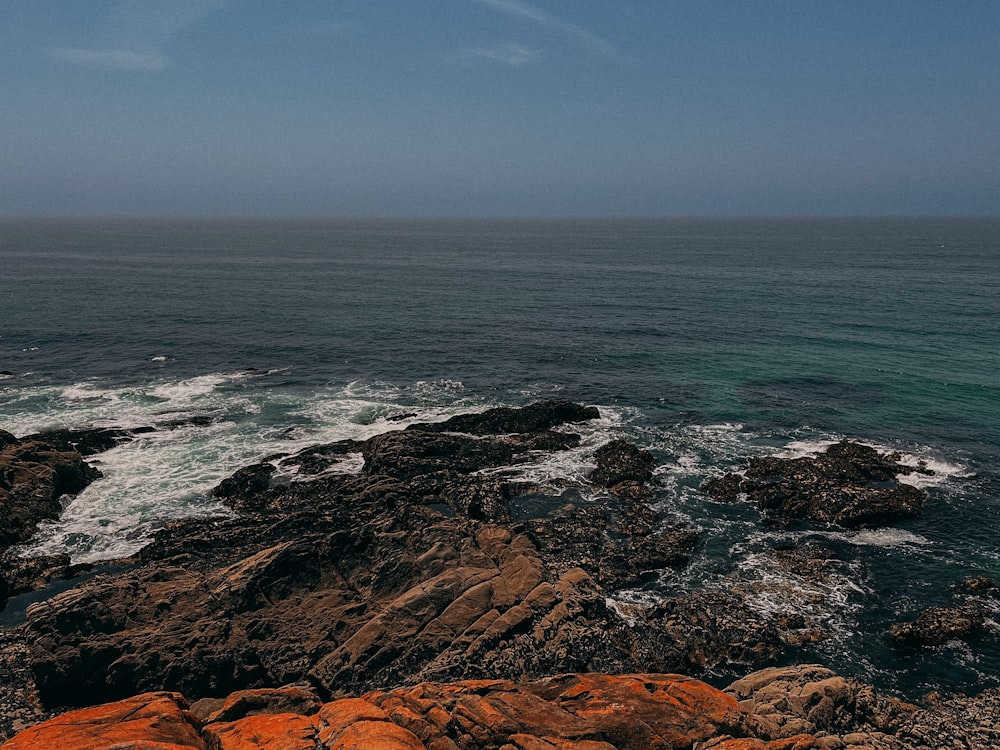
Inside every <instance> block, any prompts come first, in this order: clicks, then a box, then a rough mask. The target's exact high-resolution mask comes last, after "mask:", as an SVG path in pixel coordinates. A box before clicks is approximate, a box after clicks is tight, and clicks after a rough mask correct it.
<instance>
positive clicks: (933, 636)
mask: <svg viewBox="0 0 1000 750" xmlns="http://www.w3.org/2000/svg"><path fill="white" fill-rule="evenodd" d="M985 627H986V619H985V616H984V614H983V611H982V610H981V609H979V608H978V607H976V606H969V605H966V606H961V607H928V608H927V609H925V610H923V611H922V612H920V614H919V615H917V619H916V620H913V621H911V622H903V623H897V624H895V625H893V626H892V627H891V628H890V629H889V632H890V633H891V634H892V637H893V639H894V640H895V641H896V644H897V645H899V646H905V647H909V648H918V647H922V646H938V645H940V644H942V643H946V642H947V641H951V640H956V639H957V640H968V639H969V638H971V637H972V636H974V635H976V634H977V633H981V632H983V631H984V630H985Z"/></svg>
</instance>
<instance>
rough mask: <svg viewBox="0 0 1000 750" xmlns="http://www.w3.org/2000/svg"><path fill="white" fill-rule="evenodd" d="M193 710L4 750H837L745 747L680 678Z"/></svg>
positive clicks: (278, 695)
mask: <svg viewBox="0 0 1000 750" xmlns="http://www.w3.org/2000/svg"><path fill="white" fill-rule="evenodd" d="M316 708H319V710H318V711H316V710H315V709H316ZM186 709H187V706H186V704H185V703H184V699H183V698H182V697H181V696H180V695H178V694H176V693H147V694H144V695H140V696H136V697H135V698H132V699H130V700H127V701H120V702H119V703H112V704H108V705H105V706H100V707H97V708H91V709H84V710H81V711H73V712H71V713H68V714H64V715H63V716H60V717H58V718H56V719H53V720H51V721H48V722H46V723H44V724H40V725H39V726H37V727H35V728H33V729H29V730H27V731H25V732H22V733H21V734H19V735H18V736H17V737H15V738H14V739H12V740H10V741H9V742H8V743H7V744H5V745H3V746H2V750H26V749H27V748H49V747H52V748H60V750H84V749H86V750H112V749H114V750H126V749H127V750H362V749H364V750H478V749H479V748H502V749H503V750H671V749H673V748H692V747H698V748H706V749H707V748H712V749H713V750H807V749H808V748H825V747H826V745H824V744H823V743H822V740H816V738H814V737H812V736H811V735H798V736H795V737H788V738H782V739H778V738H773V737H767V738H766V740H770V741H766V740H762V739H738V737H739V736H740V735H743V736H744V737H745V736H746V734H747V732H746V731H745V730H746V727H747V721H746V716H745V713H744V712H745V709H744V708H743V707H741V706H740V704H738V703H737V702H736V700H735V699H734V697H733V696H731V695H727V694H726V693H723V692H721V691H719V690H716V689H715V688H712V687H710V686H709V685H706V684H705V683H703V682H700V681H698V680H694V679H691V678H689V677H682V676H680V675H662V674H632V675H622V676H611V675H605V674H566V675H559V676H557V677H551V678H548V679H544V680H537V681H535V682H530V683H526V684H516V683H513V682H508V681H505V680H468V681H465V682H453V683H432V682H425V683H421V684H419V685H415V686H412V687H405V688H398V689H396V690H388V691H376V692H372V693H368V694H367V695H364V696H362V697H360V698H343V699H340V700H335V701H331V702H329V703H326V704H323V705H322V706H321V707H320V706H319V703H318V702H317V701H315V696H314V694H313V693H312V692H311V691H309V690H308V689H303V688H279V689H268V690H260V691H241V692H240V693H238V694H234V695H232V696H230V697H229V698H228V699H207V700H205V701H202V702H200V705H197V706H195V707H193V709H194V710H190V711H189V710H186ZM199 717H201V718H200V719H199ZM202 722H204V724H203V725H202Z"/></svg>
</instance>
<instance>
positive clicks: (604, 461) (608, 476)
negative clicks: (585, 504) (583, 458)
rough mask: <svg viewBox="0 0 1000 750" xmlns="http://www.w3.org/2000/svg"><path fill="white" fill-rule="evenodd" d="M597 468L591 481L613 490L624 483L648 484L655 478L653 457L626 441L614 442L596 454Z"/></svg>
mask: <svg viewBox="0 0 1000 750" xmlns="http://www.w3.org/2000/svg"><path fill="white" fill-rule="evenodd" d="M594 459H595V461H596V462H597V468H595V469H594V470H593V471H592V472H591V473H590V481H591V482H593V483H594V484H598V485H600V486H602V487H608V488H612V487H615V486H617V485H619V484H621V483H622V482H639V483H644V482H648V481H649V480H651V479H652V478H653V455H652V454H651V453H650V452H649V451H645V450H640V449H639V448H637V447H636V446H634V445H632V444H631V443H628V442H626V441H624V440H612V441H611V442H610V443H606V444H605V445H602V446H601V447H600V448H598V449H597V452H596V453H595V454H594Z"/></svg>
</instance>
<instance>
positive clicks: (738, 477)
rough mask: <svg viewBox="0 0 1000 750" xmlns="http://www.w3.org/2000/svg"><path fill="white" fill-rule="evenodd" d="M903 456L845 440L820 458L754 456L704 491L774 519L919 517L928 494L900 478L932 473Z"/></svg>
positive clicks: (842, 521)
mask: <svg viewBox="0 0 1000 750" xmlns="http://www.w3.org/2000/svg"><path fill="white" fill-rule="evenodd" d="M900 459H901V456H900V454H898V453H879V452H878V450H876V449H875V448H872V447H871V446H868V445H862V444H861V443H856V442H852V441H849V440H843V441H841V442H839V443H835V444H834V445H831V446H830V447H829V448H827V449H826V450H825V451H824V452H822V453H820V454H819V455H816V456H802V457H799V458H779V457H775V456H761V457H755V458H751V459H750V460H749V461H748V462H747V466H746V469H745V471H743V472H742V474H737V473H729V474H726V475H724V476H722V477H718V478H716V479H712V480H709V481H708V482H706V483H705V485H704V488H703V489H704V490H705V492H707V493H708V494H709V495H711V496H712V497H715V498H716V499H718V500H725V501H733V500H736V499H737V498H738V497H739V496H740V495H745V496H746V497H747V499H749V500H750V501H752V502H753V503H755V504H756V505H757V507H758V508H759V509H760V510H761V511H763V512H764V513H765V514H766V515H767V517H768V518H769V519H770V520H771V521H773V522H778V523H780V522H788V521H791V520H804V521H807V522H812V523H818V524H823V525H831V524H835V525H838V526H845V527H849V528H851V527H870V526H885V525H887V524H890V523H892V522H894V521H899V520H902V519H905V518H912V517H913V516H916V515H918V514H919V513H920V512H921V510H922V509H923V505H924V502H925V501H926V499H927V493H926V492H924V491H923V490H921V489H918V488H917V487H914V486H913V485H910V484H905V483H903V482H900V481H898V477H899V476H901V475H907V474H912V473H914V472H917V473H927V474H930V473H932V472H931V471H930V470H929V469H927V468H924V467H919V466H918V467H913V466H909V465H907V464H902V463H900Z"/></svg>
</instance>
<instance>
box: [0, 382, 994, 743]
mask: <svg viewBox="0 0 1000 750" xmlns="http://www.w3.org/2000/svg"><path fill="white" fill-rule="evenodd" d="M598 416H599V414H598V411H597V409H595V408H593V407H585V406H581V405H578V404H574V403H570V402H560V401H555V402H541V403H538V404H533V405H531V406H528V407H525V408H523V409H493V410H490V411H487V412H484V413H482V414H469V415H462V416H460V417H455V418H453V419H451V420H448V421H446V422H441V423H424V424H413V425H410V426H409V427H408V428H407V429H405V430H397V431H392V432H387V433H383V434H381V435H377V436H375V437H373V438H370V439H368V440H365V441H341V442H337V443H331V444H326V445H319V446H314V447H312V448H309V449H307V450H304V451H301V452H299V453H295V454H291V455H276V456H272V457H269V458H268V459H267V460H266V461H264V462H261V463H260V464H256V465H254V466H249V467H246V468H244V469H241V470H240V471H238V472H236V473H235V474H234V475H233V476H232V477H230V478H229V479H227V480H225V481H223V482H222V483H221V484H220V485H219V486H218V487H217V488H216V490H215V495H216V496H217V498H218V499H219V500H220V502H222V503H224V504H225V505H227V506H229V508H231V509H232V511H233V513H232V515H231V516H228V517H224V518H215V519H200V520H189V521H181V522H175V523H171V524H169V525H167V526H166V527H165V528H163V529H162V530H161V531H160V532H159V533H158V534H157V536H156V538H155V540H154V541H153V543H152V544H150V545H149V546H147V547H146V548H144V549H143V550H142V551H141V552H139V553H138V554H137V555H136V556H135V557H134V558H130V559H128V560H124V561H119V567H118V569H117V570H116V572H114V573H110V572H108V573H101V574H98V575H95V576H93V577H90V578H88V579H87V580H85V581H82V582H80V583H79V584H78V585H77V586H75V587H74V588H71V589H69V590H67V591H64V592H62V593H58V594H56V595H54V596H51V597H49V598H47V599H44V600H42V601H39V602H37V603H35V604H33V605H31V606H30V607H29V608H28V612H27V621H26V622H25V623H24V624H23V625H20V626H18V627H17V628H14V629H8V630H7V631H5V632H4V638H3V641H2V643H0V653H2V657H0V671H3V673H4V677H5V685H4V687H3V691H5V692H4V693H3V694H2V696H0V697H2V701H0V702H2V703H4V704H5V705H6V707H7V708H6V715H7V719H6V720H5V721H6V723H5V724H3V725H0V731H3V732H4V733H5V734H6V735H7V736H10V735H11V734H13V733H14V732H15V731H18V730H22V731H21V732H20V734H18V735H16V736H14V737H13V738H12V739H10V740H9V741H8V742H7V743H5V744H4V745H3V747H4V748H8V747H9V748H26V747H49V746H52V747H56V746H58V747H64V748H75V747H81V748H82V747H89V748H111V747H133V746H134V747H156V748H160V750H167V749H168V748H227V749H229V748H241V747H247V748H249V747H273V748H279V747H280V748H333V747H337V748H348V747H373V748H375V747H385V748H419V747H425V748H428V749H430V750H441V749H443V748H487V747H490V748H492V747H503V748H509V749H511V750H512V749H514V748H520V749H521V750H536V749H540V748H563V749H565V750H569V749H571V748H573V749H576V750H607V749H608V748H639V747H642V748H647V747H662V748H674V747H678V748H679V747H684V748H687V747H691V748H695V747H697V748H721V749H723V750H737V748H747V749H750V748H773V749H775V750H776V749H777V748H813V747H815V748H861V747H876V748H881V747H885V748H897V747H898V748H902V747H929V748H930V747H951V746H954V747H984V748H985V747H995V746H997V745H998V744H1000V728H998V727H997V726H996V724H995V723H992V722H994V721H995V719H992V718H990V717H995V716H996V713H995V708H996V707H997V705H998V703H1000V696H998V695H997V694H996V692H995V691H993V692H991V691H987V692H986V693H983V694H981V695H980V696H976V697H974V698H964V697H957V698H953V699H947V700H946V699H940V700H939V701H938V702H937V703H934V704H931V703H928V704H927V705H923V706H920V707H917V706H915V705H910V704H907V703H903V702H900V701H898V700H894V699H890V698H886V697H881V696H878V695H877V694H876V693H875V691H874V690H873V689H872V688H870V687H868V686H866V685H863V684H861V683H859V682H855V681H852V680H848V679H844V678H842V677H840V676H837V675H835V674H833V673H832V672H830V671H829V670H826V669H824V668H822V667H818V666H788V667H775V666H773V665H775V664H780V663H781V662H782V657H783V655H784V654H787V653H788V652H789V648H790V647H793V646H794V645H795V644H798V643H802V642H804V641H807V640H809V639H813V638H818V637H822V634H821V633H820V632H819V631H820V628H819V626H818V625H817V624H816V623H813V622H810V621H808V620H807V619H804V618H803V617H801V616H800V615H796V614H794V613H783V612H773V613H769V614H767V615H763V614H759V613H757V612H754V611H753V610H752V609H750V608H748V607H747V597H748V596H753V592H752V591H744V590H739V589H737V588H721V587H720V588H716V589H702V590H699V591H692V592H687V593H683V594H680V595H678V596H674V597H671V598H667V599H665V600H663V601H662V602H660V603H659V604H658V605H656V606H650V607H643V608H640V607H624V606H623V605H620V604H618V603H617V602H616V600H615V593H616V592H617V591H620V590H621V589H624V588H627V587H630V586H635V585H638V584H640V583H642V582H643V581H644V580H647V579H648V578H649V577H651V576H654V577H655V576H658V575H660V574H661V573H662V572H663V571H665V570H669V569H671V568H681V567H683V566H685V565H686V564H687V563H688V561H689V559H690V557H691V556H692V555H693V554H696V553H697V549H698V544H699V535H698V533H697V532H696V531H695V530H694V529H692V528H690V527H687V526H685V525H683V524H678V523H676V522H673V521H671V520H670V519H665V518H661V517H659V516H658V515H657V514H656V513H655V512H654V511H653V510H652V509H651V508H650V505H649V501H650V499H651V497H652V493H653V490H652V484H653V482H654V481H655V480H654V472H653V468H654V467H653V464H654V459H653V456H652V455H650V454H649V453H648V452H646V451H644V450H641V449H640V448H638V447H636V446H634V445H631V444H629V443H627V442H624V441H621V440H614V441H612V442H610V443H608V444H606V445H604V446H602V447H601V448H599V449H598V450H597V451H596V452H595V453H594V456H593V465H594V469H593V471H592V472H591V473H590V475H589V477H588V478H587V480H586V481H583V482H581V483H578V484H576V483H573V482H566V483H565V486H563V487H562V488H560V489H559V490H557V491H553V489H552V488H551V487H542V486H535V485H532V484H530V483H527V482H524V481H516V480H513V479H511V478H510V476H511V474H510V470H511V468H512V467H513V466H516V465H517V464H519V463H521V462H524V461H526V460H530V459H531V457H533V456H538V455H539V454H541V453H551V452H556V451H565V450H570V449H573V448H576V447H577V446H578V445H579V442H580V438H579V436H578V435H576V434H575V433H574V432H573V425H574V424H579V423H582V422H585V421H588V420H592V419H595V418H597V417H598ZM128 437H129V436H128V435H125V434H122V435H117V434H115V435H112V434H107V435H97V434H95V435H91V436H89V437H88V439H87V441H85V440H84V436H83V434H82V433H79V434H73V433H64V434H60V435H58V436H56V435H53V436H50V437H49V438H48V442H44V441H45V438H44V437H38V436H36V437H34V438H31V439H20V440H19V439H17V438H14V437H13V436H11V435H8V434H6V433H3V434H0V505H2V504H3V503H7V504H8V505H10V507H12V508H14V507H16V508H17V509H18V511H17V512H14V511H10V517H11V519H12V523H11V524H9V526H10V529H9V530H7V529H6V528H5V529H0V534H7V535H9V538H10V539H11V540H13V541H16V540H19V539H23V538H25V536H24V535H25V534H26V533H30V531H29V530H30V528H31V523H32V521H31V520H30V518H28V517H27V516H25V515H24V514H23V513H21V509H23V508H26V507H29V505H30V506H31V507H36V506H37V507H39V508H42V510H41V511H39V512H38V513H40V514H41V515H38V514H36V515H38V517H39V518H42V517H45V514H49V516H51V513H52V512H58V505H59V498H60V497H61V496H62V495H64V494H66V493H72V492H78V491H79V490H80V489H82V487H83V486H85V484H86V481H92V480H93V479H94V478H96V476H97V474H96V473H94V470H92V469H91V468H90V467H88V466H87V464H86V463H85V462H84V460H83V458H84V454H86V453H87V451H88V450H93V452H99V451H100V450H103V449H106V448H102V447H101V446H102V445H104V446H106V447H111V446H112V445H114V444H117V442H120V441H122V440H127V439H128ZM88 446H91V447H88ZM358 459H360V460H361V462H363V466H362V468H361V470H360V471H357V470H355V469H354V468H353V467H355V466H357V465H358V463H359V461H358ZM782 461H784V462H782ZM46 467H47V468H46ZM67 467H68V468H67ZM913 470H914V469H913V467H905V466H903V465H902V464H900V463H899V457H898V456H895V457H894V456H891V455H881V454H878V452H877V451H875V450H874V449H871V448H868V447H867V446H862V445H859V444H857V443H847V442H845V443H841V444H839V445H837V446H834V447H832V448H831V449H830V450H828V451H827V452H826V453H825V454H821V455H820V456H817V457H815V458H813V459H792V460H782V459H755V460H754V462H752V463H751V465H750V466H749V467H748V469H747V470H746V471H745V472H743V473H742V474H735V473H734V474H730V475H727V476H725V477H722V478H720V479H718V480H714V481H713V482H710V483H708V484H707V485H706V487H705V491H706V493H708V494H709V495H711V496H713V497H716V498H718V499H719V500H722V501H725V502H739V501H741V499H749V500H751V501H753V502H755V503H757V504H758V506H759V507H760V508H761V510H762V512H763V513H765V516H766V520H768V519H771V520H772V521H774V522H790V521H792V520H794V521H796V522H802V521H803V520H805V521H806V522H814V523H820V524H839V525H842V526H857V525H877V524H882V523H888V522H892V521H893V520H896V519H899V518H903V517H907V516H908V515H912V514H914V513H919V512H920V509H921V507H922V506H923V503H924V502H925V500H926V496H925V493H923V491H922V490H918V489H916V488H915V487H911V486H909V485H903V484H901V483H899V482H897V481H896V477H897V476H898V475H899V474H903V473H906V472H907V471H913ZM918 470H919V469H918ZM26 498H27V499H31V500H32V503H33V505H32V504H31V503H28V502H27V500H26ZM36 500H37V502H35V501H36ZM53 502H55V506H56V508H55V511H53V505H52V503H53ZM2 507H7V506H2ZM32 513H35V511H32ZM6 518H7V514H6V513H5V515H4V519H6ZM2 538H4V539H6V538H8V537H6V536H5V537H2ZM8 543H12V542H8ZM775 560H776V561H778V563H780V564H782V565H785V566H787V567H788V568H789V569H790V570H794V571H798V573H800V574H801V575H803V576H809V575H812V576H821V575H823V571H824V566H825V565H826V564H827V559H826V557H825V556H824V553H823V551H822V550H819V551H817V550H815V549H790V550H776V551H775ZM17 566H21V567H20V568H18V567H17ZM79 572H80V571H79V570H74V569H73V566H70V565H69V561H68V560H44V561H41V562H37V561H36V562H25V561H20V559H18V561H16V562H15V561H14V559H13V558H12V557H11V556H9V555H8V556H6V557H4V558H3V562H2V563H0V581H3V583H2V584H0V585H3V586H4V587H5V588H4V590H3V592H0V593H3V595H4V597H5V596H6V593H7V592H8V591H25V590H31V589H36V588H40V587H43V586H45V585H46V584H47V582H48V581H49V580H51V579H52V578H54V577H72V576H74V575H77V574H78V573H79ZM967 589H968V590H965V589H963V590H962V591H961V592H959V593H957V594H956V597H957V599H956V607H955V609H956V611H957V612H958V613H957V614H954V615H953V616H951V617H949V616H946V614H942V613H937V612H930V613H928V614H923V613H922V614H921V615H920V616H919V617H918V618H917V619H916V620H915V621H914V622H913V623H909V624H907V623H899V624H897V628H896V629H894V630H893V636H894V637H895V638H896V640H897V641H898V642H899V643H900V645H901V647H919V646H920V645H921V644H932V643H934V642H935V641H934V638H935V637H937V636H935V635H934V632H936V631H935V628H937V631H940V632H941V633H942V634H943V635H942V637H944V638H946V639H950V638H954V637H959V638H962V637H970V636H972V635H974V634H975V633H976V632H980V631H982V629H983V618H982V617H981V616H979V617H977V612H980V610H978V609H977V606H978V605H977V602H978V601H979V600H980V599H981V598H982V597H987V596H993V595H995V588H993V587H992V583H990V582H988V581H985V582H979V583H975V582H970V583H968V584H967ZM980 615H981V612H980ZM963 618H964V619H963ZM890 625H891V623H887V624H886V629H887V633H888V631H889V626H890ZM5 665H6V666H5ZM761 668H764V669H763V671H756V672H753V671H752V670H755V669H757V670H760V669H761ZM709 672H712V673H713V674H715V675H718V674H726V673H728V674H731V675H732V676H733V677H740V679H737V680H735V681H734V682H732V684H730V685H729V687H728V688H726V689H725V690H718V689H716V688H713V687H710V686H709V685H707V684H705V683H704V682H700V681H698V680H697V679H695V678H697V677H699V676H705V675H706V674H708V673H709ZM748 672H752V673H751V674H750V675H749V676H742V675H746V674H747V673H748ZM678 673H684V674H688V675H691V676H689V677H681V676H679V674H678ZM97 704H106V705H103V706H97V707H94V706H96V705H97ZM70 707H88V708H83V709H80V710H77V711H72V712H69V713H62V714H61V715H60V716H57V717H56V718H54V719H51V720H50V721H48V722H44V723H41V724H38V725H37V726H35V727H33V728H26V727H27V725H29V724H32V723H34V722H38V721H41V720H43V719H45V718H48V716H49V715H50V714H52V713H60V712H62V711H64V710H65V709H67V708H70ZM991 711H993V713H990V712H991ZM12 717H13V718H12ZM946 739H947V742H946V741H945V740H946ZM121 743H125V744H121ZM128 743H132V744H128ZM143 743H145V744H143ZM956 743H957V744H956ZM963 743H964V744H963Z"/></svg>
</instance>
